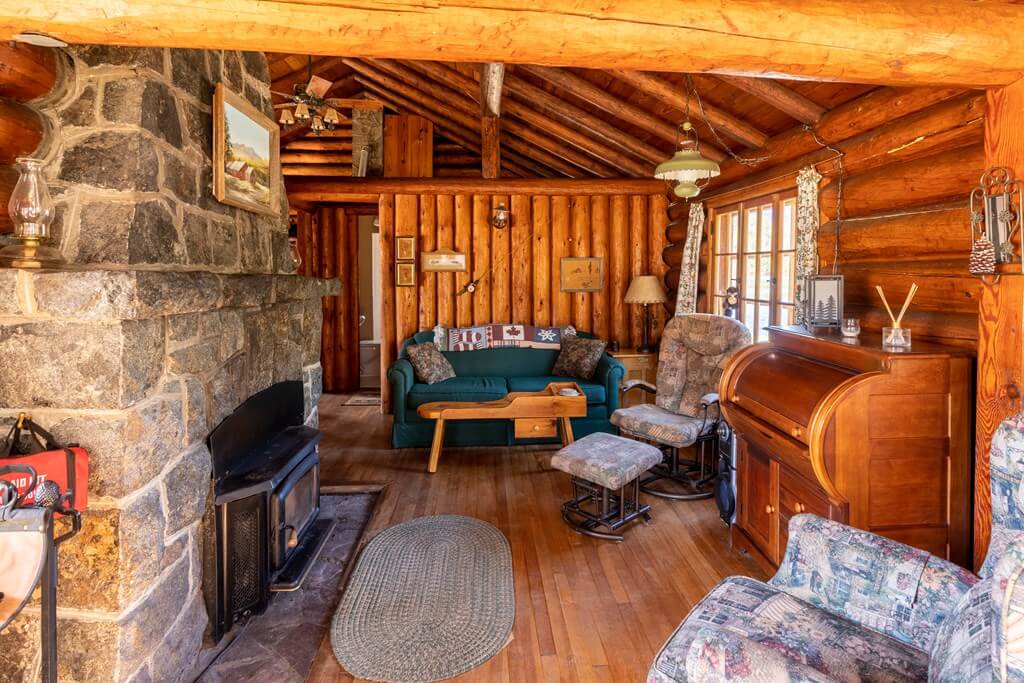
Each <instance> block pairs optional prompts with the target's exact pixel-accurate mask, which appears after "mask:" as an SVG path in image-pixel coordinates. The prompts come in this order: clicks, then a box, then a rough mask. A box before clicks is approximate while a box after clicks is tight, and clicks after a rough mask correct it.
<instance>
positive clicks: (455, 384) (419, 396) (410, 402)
mask: <svg viewBox="0 0 1024 683" xmlns="http://www.w3.org/2000/svg"><path fill="white" fill-rule="evenodd" d="M507 394H508V384H507V383H506V382H505V378H504V377H452V378H451V379H446V380H444V381H442V382H435V383H434V384H422V383H419V382H417V383H416V384H413V385H412V389H410V390H409V395H408V397H407V398H406V405H407V406H408V407H410V408H417V407H419V406H421V405H423V404H424V403H433V402H434V401H476V402H479V401H495V400H497V399H499V398H504V397H505V396H506V395H507Z"/></svg>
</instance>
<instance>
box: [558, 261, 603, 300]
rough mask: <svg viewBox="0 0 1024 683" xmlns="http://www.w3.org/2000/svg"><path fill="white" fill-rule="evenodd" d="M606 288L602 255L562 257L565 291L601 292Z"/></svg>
mask: <svg viewBox="0 0 1024 683" xmlns="http://www.w3.org/2000/svg"><path fill="white" fill-rule="evenodd" d="M603 288H604V259H603V258H601V257H600V256H582V257H581V256H566V257H564V258H562V291H563V292H600V291H601V290H602V289H603Z"/></svg>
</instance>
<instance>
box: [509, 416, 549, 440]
mask: <svg viewBox="0 0 1024 683" xmlns="http://www.w3.org/2000/svg"><path fill="white" fill-rule="evenodd" d="M515 423H516V424H515V435H516V438H517V439H547V438H551V437H554V436H558V420H556V419H555V418H550V417H530V418H521V419H519V420H516V421H515Z"/></svg>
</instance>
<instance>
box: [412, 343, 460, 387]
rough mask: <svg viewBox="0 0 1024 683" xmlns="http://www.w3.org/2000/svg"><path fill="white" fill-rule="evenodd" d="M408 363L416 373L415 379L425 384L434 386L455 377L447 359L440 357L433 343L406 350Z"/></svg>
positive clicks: (414, 345) (416, 345) (413, 346)
mask: <svg viewBox="0 0 1024 683" xmlns="http://www.w3.org/2000/svg"><path fill="white" fill-rule="evenodd" d="M406 353H408V354H409V362H410V363H412V369H413V370H414V371H415V372H416V379H417V380H418V381H420V382H426V383H427V384H436V383H437V382H443V381H444V380H446V379H451V378H452V377H455V370H454V369H453V368H452V364H451V363H449V362H448V359H447V358H445V357H444V356H443V355H441V352H440V351H438V350H437V347H436V346H434V343H433V342H427V343H425V344H412V345H411V346H409V348H407V349H406Z"/></svg>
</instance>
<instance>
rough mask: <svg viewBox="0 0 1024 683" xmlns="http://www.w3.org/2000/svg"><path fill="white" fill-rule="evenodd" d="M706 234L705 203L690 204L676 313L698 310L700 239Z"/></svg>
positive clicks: (684, 313) (680, 268)
mask: <svg viewBox="0 0 1024 683" xmlns="http://www.w3.org/2000/svg"><path fill="white" fill-rule="evenodd" d="M703 234H704V204H703V203H702V202H693V203H691V204H690V218H689V221H688V222H687V228H686V244H684V245H683V261H682V263H680V264H679V291H678V293H677V294H676V315H687V314H689V313H696V312H697V275H698V273H699V271H700V240H701V238H702V237H703Z"/></svg>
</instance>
